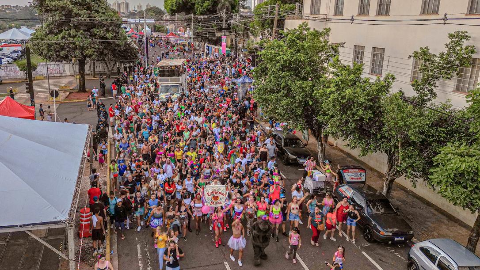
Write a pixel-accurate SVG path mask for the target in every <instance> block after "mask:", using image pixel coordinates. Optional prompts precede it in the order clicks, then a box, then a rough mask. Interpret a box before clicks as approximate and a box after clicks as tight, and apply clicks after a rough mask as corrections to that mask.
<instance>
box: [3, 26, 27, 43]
mask: <svg viewBox="0 0 480 270" xmlns="http://www.w3.org/2000/svg"><path fill="white" fill-rule="evenodd" d="M29 38H30V34H29V33H25V32H23V31H20V30H18V29H17V28H12V29H10V30H7V31H5V32H3V33H1V34H0V40H27V39H29Z"/></svg>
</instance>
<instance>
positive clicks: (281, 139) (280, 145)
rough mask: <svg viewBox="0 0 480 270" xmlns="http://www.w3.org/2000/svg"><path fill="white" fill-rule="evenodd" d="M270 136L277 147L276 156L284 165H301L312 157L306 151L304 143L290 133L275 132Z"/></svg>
mask: <svg viewBox="0 0 480 270" xmlns="http://www.w3.org/2000/svg"><path fill="white" fill-rule="evenodd" d="M272 136H273V139H274V140H275V144H276V145H277V149H278V155H279V156H280V158H281V159H282V161H283V163H284V164H285V165H288V164H290V163H295V164H300V165H303V163H305V161H307V159H308V157H309V156H311V155H312V154H311V153H310V152H309V151H308V150H307V148H306V145H305V143H303V142H302V140H301V139H300V138H298V137H297V136H296V135H294V134H292V133H284V132H282V131H275V132H273V134H272Z"/></svg>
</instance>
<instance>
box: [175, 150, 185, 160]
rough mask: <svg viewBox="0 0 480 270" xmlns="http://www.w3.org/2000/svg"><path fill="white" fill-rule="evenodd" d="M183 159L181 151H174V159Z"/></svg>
mask: <svg viewBox="0 0 480 270" xmlns="http://www.w3.org/2000/svg"><path fill="white" fill-rule="evenodd" d="M182 157H183V151H182V150H180V151H175V159H182Z"/></svg>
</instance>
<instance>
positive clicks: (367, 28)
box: [285, 0, 480, 225]
mask: <svg viewBox="0 0 480 270" xmlns="http://www.w3.org/2000/svg"><path fill="white" fill-rule="evenodd" d="M479 19H480V0H303V14H302V15H301V16H299V17H296V18H295V17H293V18H287V20H286V22H285V28H287V29H288V28H290V29H291V28H295V27H297V26H298V25H299V24H301V23H302V22H307V23H308V25H309V26H310V27H311V28H315V29H318V30H321V29H324V28H327V27H328V28H330V29H331V33H330V41H331V42H332V43H340V44H342V47H341V48H340V59H341V61H342V62H343V63H345V64H351V63H352V62H354V61H355V62H357V63H363V64H364V67H363V68H364V76H365V77H370V78H372V79H374V78H377V77H379V76H385V75H386V74H387V73H391V74H393V75H395V77H396V80H395V83H394V84H393V87H392V90H393V91H399V90H403V91H404V92H405V93H406V94H407V95H414V94H415V93H414V92H413V89H412V87H411V82H412V81H413V80H414V79H416V78H419V76H421V74H419V72H418V63H416V61H414V59H412V58H410V57H409V56H410V55H411V54H412V53H413V52H414V51H416V50H419V48H420V47H426V46H428V47H429V48H430V51H431V52H433V53H439V52H441V51H444V50H445V47H444V44H445V43H447V42H448V34H449V33H452V32H455V31H459V30H460V31H467V32H468V34H469V35H470V36H471V39H470V41H468V42H467V45H476V46H477V53H476V54H475V55H474V56H473V57H474V59H473V61H472V65H471V67H463V68H461V69H460V70H459V74H458V76H456V77H455V78H453V79H452V80H449V81H441V82H439V84H438V87H437V89H436V92H437V95H438V97H437V99H436V101H437V102H444V101H447V100H450V102H451V103H452V105H453V106H454V107H457V108H461V107H464V106H466V105H467V104H466V94H467V93H468V92H469V91H470V90H472V89H473V88H475V87H477V84H478V83H479V80H478V79H479V75H480V74H479V73H480V28H479V27H476V25H477V22H478V20H479ZM330 140H331V141H333V142H332V143H334V144H335V145H337V146H338V147H339V148H340V149H342V150H344V151H346V152H348V153H350V154H352V155H353V156H359V151H357V150H354V149H350V148H348V146H347V145H346V143H345V142H344V141H342V140H333V139H330ZM360 160H362V161H363V162H365V163H366V164H368V165H369V166H371V167H373V168H374V169H376V170H378V171H380V172H385V171H386V169H387V166H386V156H385V155H384V154H383V153H375V154H370V155H367V156H365V157H360ZM396 183H398V184H401V185H402V186H404V187H406V188H407V189H409V190H411V191H412V192H414V193H416V194H418V195H419V196H421V197H423V198H424V199H426V200H428V201H429V202H431V203H432V204H434V205H436V206H437V207H439V208H441V209H443V210H444V211H446V212H448V213H449V214H451V215H453V216H455V217H457V218H458V219H459V220H462V221H463V222H465V223H467V224H469V225H473V223H474V221H475V218H476V215H475V214H472V213H470V212H468V211H465V210H463V209H461V208H460V207H456V206H453V205H452V204H451V203H449V202H448V201H446V200H445V199H444V198H442V197H441V196H440V195H438V194H437V193H435V191H433V190H432V189H431V188H429V187H428V185H426V184H424V183H422V181H421V180H420V181H419V182H418V183H417V185H416V187H413V186H412V185H411V183H410V181H408V180H406V179H404V178H400V179H398V180H397V181H396Z"/></svg>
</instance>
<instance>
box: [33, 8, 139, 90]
mask: <svg viewBox="0 0 480 270" xmlns="http://www.w3.org/2000/svg"><path fill="white" fill-rule="evenodd" d="M34 5H35V7H36V8H37V10H38V12H39V13H40V14H41V16H42V17H43V20H44V23H43V25H42V26H41V27H39V28H38V29H37V30H36V32H35V33H34V34H33V35H32V38H31V40H30V42H31V43H32V44H33V46H32V47H33V49H34V52H35V53H36V54H38V55H40V56H41V57H43V58H45V59H47V60H49V61H72V60H74V59H75V60H77V61H78V67H79V75H80V80H79V91H86V89H85V63H86V61H87V59H94V60H96V59H95V57H96V56H102V55H107V56H108V55H112V54H115V53H116V51H118V48H119V47H120V48H123V47H125V46H127V47H128V48H130V49H131V48H133V47H129V46H128V45H126V44H127V40H128V39H127V36H126V34H125V31H124V30H123V29H122V28H121V25H122V21H121V18H120V17H119V15H118V13H117V12H116V11H115V10H113V9H112V8H110V7H109V5H108V3H107V2H106V1H103V0H82V1H80V0H73V1H72V0H49V1H43V0H37V1H36V2H35V3H34ZM115 56H119V55H118V54H116V55H115ZM117 60H120V59H117Z"/></svg>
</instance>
